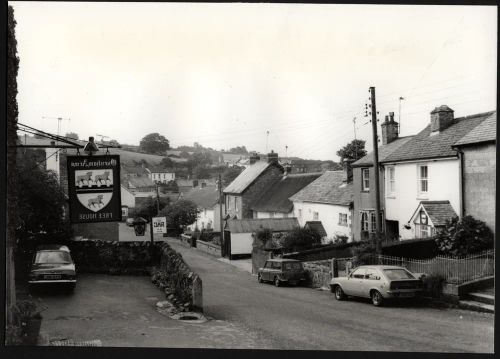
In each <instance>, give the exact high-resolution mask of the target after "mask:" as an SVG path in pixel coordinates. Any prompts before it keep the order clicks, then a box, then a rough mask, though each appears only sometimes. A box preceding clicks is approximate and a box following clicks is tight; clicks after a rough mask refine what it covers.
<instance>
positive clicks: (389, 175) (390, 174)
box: [385, 166, 396, 195]
mask: <svg viewBox="0 0 500 359" xmlns="http://www.w3.org/2000/svg"><path fill="white" fill-rule="evenodd" d="M385 179H386V186H385V192H386V194H387V195H394V193H395V192H396V177H395V171H394V167H393V166H391V167H387V168H386V177H385Z"/></svg>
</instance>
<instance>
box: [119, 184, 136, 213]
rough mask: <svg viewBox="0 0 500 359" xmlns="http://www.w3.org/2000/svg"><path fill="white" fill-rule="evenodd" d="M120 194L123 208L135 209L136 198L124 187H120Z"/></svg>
mask: <svg viewBox="0 0 500 359" xmlns="http://www.w3.org/2000/svg"><path fill="white" fill-rule="evenodd" d="M120 193H121V199H122V206H128V207H129V208H133V207H135V196H134V194H133V193H130V191H128V190H127V189H126V188H125V187H123V186H120Z"/></svg>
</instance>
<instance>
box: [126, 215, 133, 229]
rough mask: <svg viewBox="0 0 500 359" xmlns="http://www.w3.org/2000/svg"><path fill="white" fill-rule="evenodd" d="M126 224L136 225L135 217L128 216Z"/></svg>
mask: <svg viewBox="0 0 500 359" xmlns="http://www.w3.org/2000/svg"><path fill="white" fill-rule="evenodd" d="M125 224H126V225H127V226H129V227H133V226H134V218H132V217H128V218H127V219H126V220H125Z"/></svg>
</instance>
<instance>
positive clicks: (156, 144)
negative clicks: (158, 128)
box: [139, 133, 170, 155]
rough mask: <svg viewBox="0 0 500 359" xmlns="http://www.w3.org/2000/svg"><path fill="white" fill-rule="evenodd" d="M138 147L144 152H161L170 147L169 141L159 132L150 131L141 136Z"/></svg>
mask: <svg viewBox="0 0 500 359" xmlns="http://www.w3.org/2000/svg"><path fill="white" fill-rule="evenodd" d="M139 147H140V149H141V150H142V151H144V152H145V153H151V154H154V155H155V154H161V153H164V152H165V151H166V150H168V149H169V148H170V143H169V141H168V140H167V139H166V138H165V137H164V136H162V135H160V134H159V133H150V134H149V135H146V136H144V137H143V138H142V140H141V142H140V143H139Z"/></svg>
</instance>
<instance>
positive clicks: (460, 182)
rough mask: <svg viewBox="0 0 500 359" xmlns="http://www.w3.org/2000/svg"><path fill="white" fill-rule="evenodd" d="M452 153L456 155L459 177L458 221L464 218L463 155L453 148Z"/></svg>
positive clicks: (460, 151)
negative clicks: (454, 152)
mask: <svg viewBox="0 0 500 359" xmlns="http://www.w3.org/2000/svg"><path fill="white" fill-rule="evenodd" d="M453 151H456V152H457V154H458V168H459V170H458V171H459V174H460V175H459V177H458V188H459V190H458V191H459V196H460V198H459V203H460V210H459V212H460V213H459V216H460V219H462V218H463V216H464V212H465V210H464V207H465V206H464V153H463V151H462V150H460V149H459V148H456V147H453Z"/></svg>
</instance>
